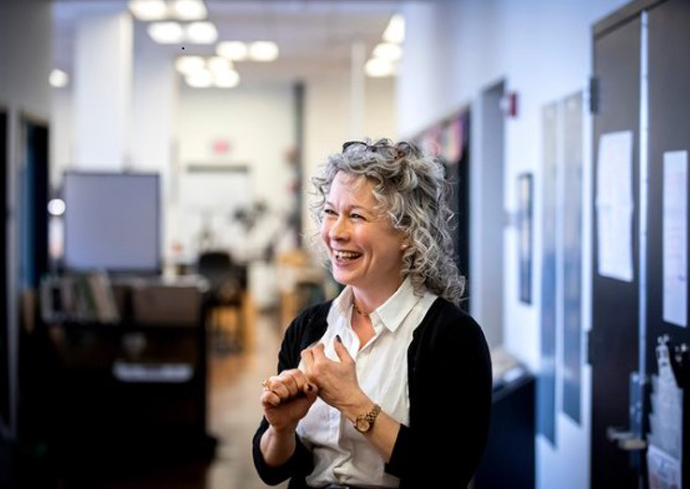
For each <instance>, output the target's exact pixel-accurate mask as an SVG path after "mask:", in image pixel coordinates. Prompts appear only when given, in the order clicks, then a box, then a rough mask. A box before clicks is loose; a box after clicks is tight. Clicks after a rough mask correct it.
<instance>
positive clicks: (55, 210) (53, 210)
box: [48, 199, 67, 216]
mask: <svg viewBox="0 0 690 489" xmlns="http://www.w3.org/2000/svg"><path fill="white" fill-rule="evenodd" d="M66 208H67V206H66V205H65V201H64V200H62V199H52V200H50V201H48V213H49V214H50V215H51V216H61V215H63V214H64V213H65V209H66Z"/></svg>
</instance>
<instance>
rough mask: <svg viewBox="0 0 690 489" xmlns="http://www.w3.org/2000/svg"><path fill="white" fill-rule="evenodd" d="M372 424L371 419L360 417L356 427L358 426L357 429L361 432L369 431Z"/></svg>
mask: <svg viewBox="0 0 690 489" xmlns="http://www.w3.org/2000/svg"><path fill="white" fill-rule="evenodd" d="M370 426H371V424H370V423H369V421H367V420H366V419H364V418H360V419H358V420H357V423H356V424H355V428H357V430H358V431H361V432H365V431H369V427H370Z"/></svg>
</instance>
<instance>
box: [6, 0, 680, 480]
mask: <svg viewBox="0 0 690 489" xmlns="http://www.w3.org/2000/svg"><path fill="white" fill-rule="evenodd" d="M688 43H690V4H688V2H686V1H685V0H636V1H633V2H629V1H628V0H599V1H594V0H586V1H582V0H579V1H576V0H563V1H559V2H548V1H542V0H524V1H521V2H510V1H506V0H491V1H481V2H480V1H473V0H417V1H413V0H400V1H392V0H390V1H384V0H381V1H378V0H373V1H368V0H367V1H365V0H259V1H241V0H131V1H128V0H53V1H50V0H2V1H1V3H0V171H1V172H2V182H3V186H2V202H3V206H4V207H3V209H4V215H5V225H4V226H2V228H1V229H2V230H1V233H0V238H1V239H0V256H1V257H2V260H0V278H1V280H0V314H1V318H0V325H1V327H0V487H3V488H4V487H8V488H15V487H30V488H44V487H45V488H75V487H78V488H81V487H84V488H87V487H88V488H96V487H99V488H100V487H104V488H125V487H126V488H149V487H151V488H153V487H166V488H177V487H180V488H181V487H185V488H208V489H216V488H221V487H224V488H228V487H231V488H243V489H251V488H258V487H263V485H262V483H261V482H260V481H259V479H258V477H257V476H256V475H255V473H254V469H253V466H252V462H251V454H250V438H251V435H252V434H253V432H254V430H255V428H256V426H257V424H258V421H259V419H260V416H261V412H260V409H259V404H258V398H259V395H260V391H261V385H260V382H261V380H262V379H263V378H265V377H267V376H268V375H271V374H272V373H273V371H274V369H275V365H276V354H277V350H278V347H279V344H280V340H281V338H282V333H283V331H284V329H285V328H286V326H287V325H288V324H289V322H290V321H291V319H292V318H294V317H295V315H296V314H298V313H299V311H300V310H302V309H303V308H304V307H306V306H307V305H309V304H312V303H315V302H318V301H322V300H325V299H329V298H332V297H334V296H335V295H336V294H337V293H338V291H339V287H338V284H336V283H334V282H333V281H332V280H331V279H330V277H329V274H328V271H327V269H326V268H325V267H324V266H322V264H321V263H320V262H319V260H318V256H317V255H316V253H315V250H314V248H313V246H312V242H311V237H312V236H313V234H314V232H315V228H314V224H313V223H312V222H311V220H310V217H309V208H308V204H309V198H308V191H309V190H310V182H309V177H310V176H312V175H313V174H315V173H316V172H317V169H318V166H319V165H320V164H321V163H322V162H323V161H324V159H325V158H326V156H327V155H329V154H330V153H334V152H337V151H339V149H340V147H341V144H342V143H343V142H344V141H346V140H351V139H362V138H364V137H370V138H373V139H376V138H380V137H389V138H392V139H394V140H398V139H408V140H413V141H415V142H416V143H418V144H419V145H420V146H422V147H423V148H424V149H425V150H426V151H429V152H432V153H434V154H435V155H437V156H438V157H439V158H441V159H442V160H443V162H444V164H445V166H446V168H447V174H448V176H449V179H450V180H451V182H452V184H453V189H454V192H453V195H452V197H451V198H452V206H453V208H454V210H455V211H456V212H457V219H456V231H455V236H454V241H455V251H456V259H457V263H458V266H459V267H460V270H461V271H462V272H463V273H464V274H465V275H467V276H468V295H467V298H466V300H465V302H464V304H463V307H464V308H465V309H466V310H467V311H468V312H470V313H471V314H472V315H473V316H474V317H475V318H476V319H477V320H478V322H479V323H480V324H481V325H482V327H483V329H484V332H485V334H486V337H487V339H488V341H489V344H490V347H491V348H492V361H493V365H494V409H493V415H492V428H491V433H490V438H489V445H488V447H487V451H486V455H485V458H484V461H483V463H482V465H481V467H480V468H479V470H478V472H477V475H476V478H475V481H474V487H476V488H477V489H482V488H492V489H497V488H504V487H505V488H512V489H515V488H539V489H550V488H559V489H561V488H572V489H584V488H590V487H591V488H604V487H605V488H619V487H620V488H633V487H635V488H637V487H653V488H656V487H688V485H687V484H688V482H687V481H688V480H690V479H689V477H690V474H688V467H690V464H689V463H688V451H689V450H688V436H689V435H688V433H689V432H690V430H687V429H683V426H684V425H685V424H686V423H687V422H688V418H687V414H686V413H687V412H688V408H687V403H688V400H687V398H686V396H684V388H685V387H686V385H687V383H688V381H689V379H690V373H689V368H690V367H688V348H687V344H688V342H690V335H689V333H688V328H687V307H688V306H687V300H688V293H687V272H688V264H687V252H688V241H687V226H688V207H687V183H688V171H687V166H688V163H687V151H688V148H689V147H690V136H688V135H689V134H690V127H689V126H690V116H689V115H688V114H690V110H689V109H690V95H688V91H687V87H688V86H690V69H689V68H690V56H688V54H687V49H685V46H687V45H688Z"/></svg>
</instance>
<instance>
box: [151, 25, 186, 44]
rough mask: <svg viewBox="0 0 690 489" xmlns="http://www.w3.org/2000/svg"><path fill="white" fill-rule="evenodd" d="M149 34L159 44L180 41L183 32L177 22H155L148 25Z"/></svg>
mask: <svg viewBox="0 0 690 489" xmlns="http://www.w3.org/2000/svg"><path fill="white" fill-rule="evenodd" d="M148 31H149V36H151V39H153V40H154V41H156V42H157V43H160V44H175V43H179V42H182V39H183V37H184V32H183V30H182V26H181V25H180V24H178V23H177V22H155V23H153V24H150V25H149V28H148Z"/></svg>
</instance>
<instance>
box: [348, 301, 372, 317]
mask: <svg viewBox="0 0 690 489" xmlns="http://www.w3.org/2000/svg"><path fill="white" fill-rule="evenodd" d="M352 307H353V308H354V310H355V312H356V313H357V314H359V315H360V316H364V317H365V318H368V317H369V314H368V313H366V312H363V311H362V310H361V309H360V308H359V307H357V304H355V298H354V297H353V298H352Z"/></svg>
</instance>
